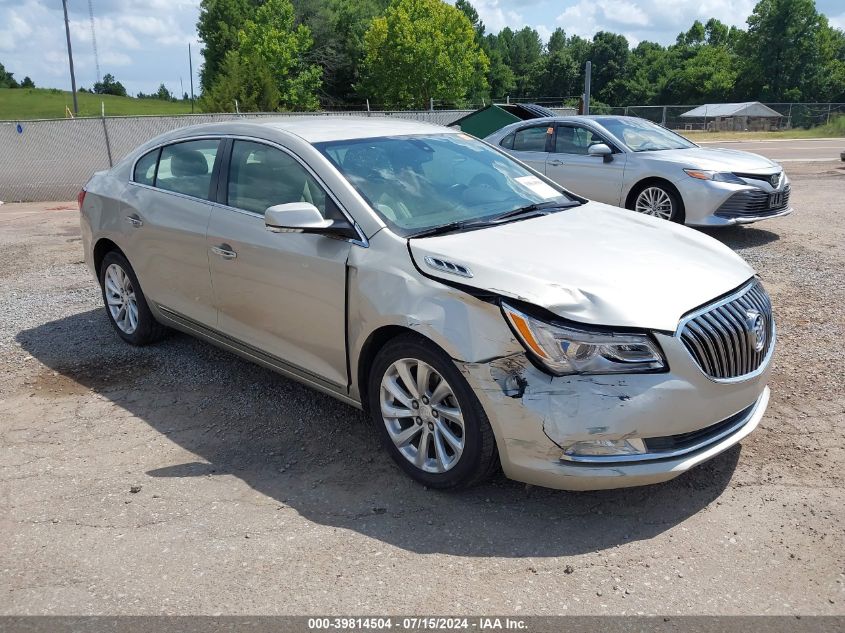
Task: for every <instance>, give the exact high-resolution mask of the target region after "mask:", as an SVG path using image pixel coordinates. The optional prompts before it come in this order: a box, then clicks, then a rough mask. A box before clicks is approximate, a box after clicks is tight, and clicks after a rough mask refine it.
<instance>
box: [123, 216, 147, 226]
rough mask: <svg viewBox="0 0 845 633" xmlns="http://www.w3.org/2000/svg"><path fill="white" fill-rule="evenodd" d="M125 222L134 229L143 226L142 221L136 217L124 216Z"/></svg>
mask: <svg viewBox="0 0 845 633" xmlns="http://www.w3.org/2000/svg"><path fill="white" fill-rule="evenodd" d="M126 222H127V224H131V225H132V226H133V227H135V228H136V229H137V228H138V227H141V226H144V221H143V220H142V219H141V218H139V217H138V216H137V215H127V216H126Z"/></svg>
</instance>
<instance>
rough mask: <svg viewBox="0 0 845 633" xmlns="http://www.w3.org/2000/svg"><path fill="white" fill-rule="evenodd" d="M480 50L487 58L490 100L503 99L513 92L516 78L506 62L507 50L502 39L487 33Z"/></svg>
mask: <svg viewBox="0 0 845 633" xmlns="http://www.w3.org/2000/svg"><path fill="white" fill-rule="evenodd" d="M482 50H483V51H484V54H485V55H487V58H488V60H489V64H490V66H489V70H488V71H487V84H488V86H489V91H490V96H491V100H493V99H504V98H505V97H507V96H508V95H509V94H511V92H513V90H514V88H515V84H516V80H515V78H514V75H513V71H512V70H511V67H510V65H509V64H508V62H507V57H508V51H507V47H506V46H505V44H504V41H503V40H502V38H501V37H499V36H498V35H493V34H492V33H491V34H488V35H487V36H486V37H485V38H484V42H483V44H482Z"/></svg>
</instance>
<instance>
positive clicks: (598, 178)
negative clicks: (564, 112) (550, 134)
mask: <svg viewBox="0 0 845 633" xmlns="http://www.w3.org/2000/svg"><path fill="white" fill-rule="evenodd" d="M599 143H604V144H606V145H608V146H609V147H610V148H611V149H612V150H614V153H613V154H611V157H610V158H611V160H609V161H606V160H605V159H604V158H603V157H602V156H594V155H591V154H589V153H588V152H589V148H590V146H591V145H597V144H599ZM626 158H627V154H625V153H624V152H621V151H618V148H616V146H615V145H614V144H612V143H611V142H609V141H608V140H607V139H605V138H604V137H602V136H600V135H599V133H598V132H596V131H594V130H592V129H590V128H588V127H586V126H583V125H578V124H575V123H559V124H558V125H557V126H556V129H555V134H554V143H553V146H552V151H551V152H550V153H549V155H548V159H547V161H546V175H547V176H548V177H549V178H551V179H552V180H554V181H555V182H557V183H559V184H561V185H563V186H564V187H566V188H567V189H569V190H570V191H574V192H575V193H577V194H579V195H581V196H584V197H585V198H589V199H590V200H597V201H598V202H604V203H606V204H612V205H617V206H618V205H619V203H620V196H621V192H622V179H623V176H624V174H625V160H626Z"/></svg>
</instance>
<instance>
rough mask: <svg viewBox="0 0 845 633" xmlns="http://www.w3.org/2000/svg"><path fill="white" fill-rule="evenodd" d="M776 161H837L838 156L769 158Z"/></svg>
mask: <svg viewBox="0 0 845 633" xmlns="http://www.w3.org/2000/svg"><path fill="white" fill-rule="evenodd" d="M769 160H773V161H775V162H776V163H827V162H829V161H837V162H839V160H840V159H838V158H769Z"/></svg>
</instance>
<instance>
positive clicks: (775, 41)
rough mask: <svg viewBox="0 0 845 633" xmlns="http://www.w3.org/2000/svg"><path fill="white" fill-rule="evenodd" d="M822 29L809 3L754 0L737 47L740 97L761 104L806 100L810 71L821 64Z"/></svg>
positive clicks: (812, 3) (802, 0) (806, 0)
mask: <svg viewBox="0 0 845 633" xmlns="http://www.w3.org/2000/svg"><path fill="white" fill-rule="evenodd" d="M823 26H826V20H825V21H824V22H823V21H822V16H820V15H819V13H818V12H817V11H816V3H815V0H760V2H758V3H757V6H755V7H754V11H753V12H752V13H751V15H750V16H749V17H748V31H747V32H746V34H745V36H744V37H743V38H742V40H741V43H740V51H741V57H742V59H744V61H745V64H744V68H743V72H742V88H744V91H745V93H746V94H749V95H756V97H757V98H759V99H761V100H764V101H798V100H801V99H807V98H811V97H812V95H811V94H810V93H809V91H808V90H807V89H808V88H809V87H810V84H811V83H812V78H811V74H812V72H811V71H812V69H813V68H814V67H816V68H818V67H822V66H823V65H824V64H823V60H822V59H820V44H821V42H820V39H819V34H820V32H821V31H822V28H823Z"/></svg>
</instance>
